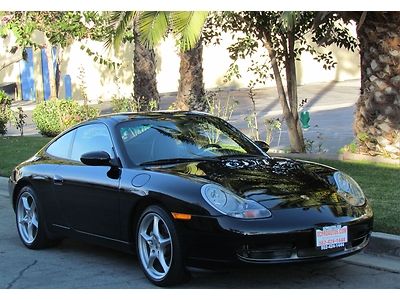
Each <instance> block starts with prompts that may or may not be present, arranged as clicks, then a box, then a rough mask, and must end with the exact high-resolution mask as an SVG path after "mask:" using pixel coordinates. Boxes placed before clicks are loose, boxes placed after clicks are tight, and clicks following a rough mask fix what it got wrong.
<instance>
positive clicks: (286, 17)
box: [280, 11, 300, 31]
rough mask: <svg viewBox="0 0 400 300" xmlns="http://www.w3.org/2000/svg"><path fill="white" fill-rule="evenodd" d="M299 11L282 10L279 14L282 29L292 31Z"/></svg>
mask: <svg viewBox="0 0 400 300" xmlns="http://www.w3.org/2000/svg"><path fill="white" fill-rule="evenodd" d="M299 14H300V12H298V11H284V12H282V14H281V20H280V21H281V26H282V29H283V31H294V28H295V27H296V23H297V20H298V18H299Z"/></svg>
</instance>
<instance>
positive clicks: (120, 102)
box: [111, 98, 138, 113]
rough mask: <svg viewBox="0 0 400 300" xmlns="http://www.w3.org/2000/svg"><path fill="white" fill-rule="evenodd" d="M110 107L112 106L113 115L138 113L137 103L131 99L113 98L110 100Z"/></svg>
mask: <svg viewBox="0 0 400 300" xmlns="http://www.w3.org/2000/svg"><path fill="white" fill-rule="evenodd" d="M111 105H112V110H113V112H115V113H119V112H128V111H133V112H136V111H138V109H137V106H138V105H137V103H136V102H135V101H134V100H133V99H129V98H113V99H112V100H111Z"/></svg>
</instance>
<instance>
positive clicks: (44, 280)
mask: <svg viewBox="0 0 400 300" xmlns="http://www.w3.org/2000/svg"><path fill="white" fill-rule="evenodd" d="M385 240H387V239H385ZM389 245H392V246H393V245H395V248H396V247H398V246H399V245H398V244H393V242H392V243H389ZM399 249H400V247H399ZM381 250H382V249H381ZM396 253H397V252H396V251H394V252H390V253H382V252H380V253H379V252H372V253H369V254H367V253H361V254H356V255H354V256H351V257H348V258H345V259H341V260H335V261H330V262H322V263H321V262H320V263H307V264H304V263H303V264H291V265H270V266H251V267H246V268H243V269H242V268H241V269H230V270H228V269H226V270H221V271H207V270H200V269H192V270H191V271H192V279H191V280H190V281H189V282H188V283H185V284H183V285H181V286H178V287H177V288H181V289H187V288H200V289H204V288H227V289H238V288H242V289H246V288H253V289H293V288H296V289H304V288H311V289H316V288H318V289H324V288H334V289H338V288H346V289H358V288H363V289H367V288H368V289H369V288H377V289H380V288H385V289H386V288H390V289H398V288H400V259H399V257H398V256H396ZM38 288H41V289H50V288H52V289H61V288H68V289H70V288H74V289H75V288H91V289H98V288H102V289H104V288H107V289H108V288H110V289H114V288H125V289H149V288H156V287H155V286H153V285H151V284H150V283H149V282H148V281H147V279H146V278H145V276H144V275H143V273H142V272H141V270H140V268H139V265H138V261H137V258H136V257H135V256H133V255H129V254H125V253H121V252H118V251H115V250H111V249H108V248H103V247H99V246H94V245H91V244H86V243H83V242H77V241H73V240H70V239H66V240H64V241H63V242H62V243H61V244H60V245H58V246H56V247H54V248H49V249H45V250H29V249H27V248H25V247H24V246H23V244H22V243H21V242H20V240H19V237H18V233H17V229H16V225H15V215H14V212H13V210H12V208H11V205H10V201H9V198H8V191H7V179H6V178H1V177H0V289H38Z"/></svg>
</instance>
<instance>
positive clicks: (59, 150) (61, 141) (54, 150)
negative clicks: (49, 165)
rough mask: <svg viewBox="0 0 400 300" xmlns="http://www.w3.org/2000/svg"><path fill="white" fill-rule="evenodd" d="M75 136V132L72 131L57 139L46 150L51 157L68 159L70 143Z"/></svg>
mask: <svg viewBox="0 0 400 300" xmlns="http://www.w3.org/2000/svg"><path fill="white" fill-rule="evenodd" d="M74 135H75V130H72V131H70V132H68V133H66V134H64V135H63V136H61V137H59V138H58V139H57V140H56V141H55V142H53V143H52V144H51V145H50V146H49V147H48V148H47V150H46V152H47V153H48V154H50V155H51V156H55V157H59V158H64V159H69V154H70V150H71V143H72V140H73V138H74Z"/></svg>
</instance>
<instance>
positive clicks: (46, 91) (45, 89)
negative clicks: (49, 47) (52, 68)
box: [40, 49, 51, 100]
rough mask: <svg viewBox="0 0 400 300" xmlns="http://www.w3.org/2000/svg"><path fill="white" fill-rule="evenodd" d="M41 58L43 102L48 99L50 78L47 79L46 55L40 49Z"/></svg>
mask: <svg viewBox="0 0 400 300" xmlns="http://www.w3.org/2000/svg"><path fill="white" fill-rule="evenodd" d="M40 51H41V56H42V78H43V97H44V100H47V99H49V98H50V93H51V92H50V77H49V68H48V65H47V63H48V60H47V55H46V50H45V49H41V50H40Z"/></svg>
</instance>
